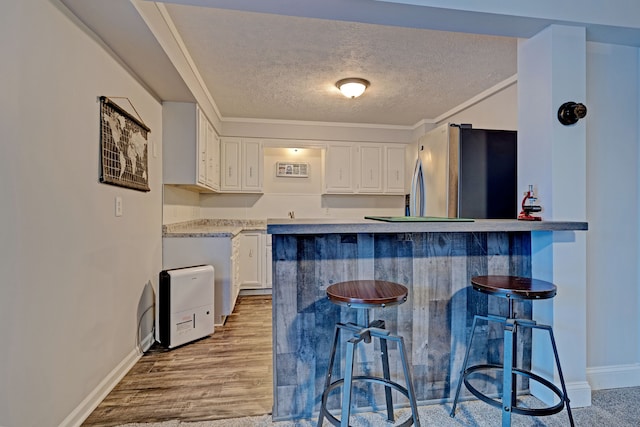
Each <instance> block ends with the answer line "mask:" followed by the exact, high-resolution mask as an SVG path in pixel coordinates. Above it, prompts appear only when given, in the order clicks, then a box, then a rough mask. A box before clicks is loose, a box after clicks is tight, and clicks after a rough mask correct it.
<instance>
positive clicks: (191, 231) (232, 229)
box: [162, 219, 267, 238]
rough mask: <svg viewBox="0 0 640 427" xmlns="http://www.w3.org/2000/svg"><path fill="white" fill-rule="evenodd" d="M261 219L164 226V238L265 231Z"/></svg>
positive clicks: (202, 221)
mask: <svg viewBox="0 0 640 427" xmlns="http://www.w3.org/2000/svg"><path fill="white" fill-rule="evenodd" d="M266 228H267V222H266V221H265V220H259V219H195V220H191V221H184V222H178V223H174V224H167V225H163V226H162V237H228V238H233V237H235V236H237V235H238V234H240V233H241V232H243V231H265V230H266Z"/></svg>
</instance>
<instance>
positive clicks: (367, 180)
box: [357, 144, 384, 193]
mask: <svg viewBox="0 0 640 427" xmlns="http://www.w3.org/2000/svg"><path fill="white" fill-rule="evenodd" d="M357 151H358V165H357V166H358V171H359V173H358V176H359V178H360V179H359V180H358V184H357V190H358V192H359V193H382V176H383V175H382V171H383V165H382V160H383V155H384V151H383V147H382V146H381V145H379V144H377V145H364V144H360V145H359V146H358V147H357Z"/></svg>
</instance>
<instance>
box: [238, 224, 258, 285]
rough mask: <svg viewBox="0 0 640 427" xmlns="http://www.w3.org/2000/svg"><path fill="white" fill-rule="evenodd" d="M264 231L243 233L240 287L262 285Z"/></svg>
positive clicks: (239, 256)
mask: <svg viewBox="0 0 640 427" xmlns="http://www.w3.org/2000/svg"><path fill="white" fill-rule="evenodd" d="M262 237H263V235H262V233H241V234H240V248H239V249H240V251H239V253H238V265H239V266H240V288H241V289H256V288H261V287H262V256H263V253H262Z"/></svg>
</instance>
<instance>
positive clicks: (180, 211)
mask: <svg viewBox="0 0 640 427" xmlns="http://www.w3.org/2000/svg"><path fill="white" fill-rule="evenodd" d="M198 218H200V195H199V194H198V193H196V192H195V191H191V190H188V189H184V188H180V187H176V186H173V185H165V186H164V198H163V208H162V223H163V224H173V223H176V222H183V221H189V220H192V219H198Z"/></svg>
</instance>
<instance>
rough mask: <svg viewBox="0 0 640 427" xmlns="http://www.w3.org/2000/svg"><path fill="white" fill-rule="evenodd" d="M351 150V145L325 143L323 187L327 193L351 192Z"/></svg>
mask: <svg viewBox="0 0 640 427" xmlns="http://www.w3.org/2000/svg"><path fill="white" fill-rule="evenodd" d="M352 153H353V151H352V148H351V145H338V144H329V145H327V151H326V156H325V162H324V180H325V181H324V189H325V192H327V193H353V190H354V188H353V178H352V177H353V154H352Z"/></svg>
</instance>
